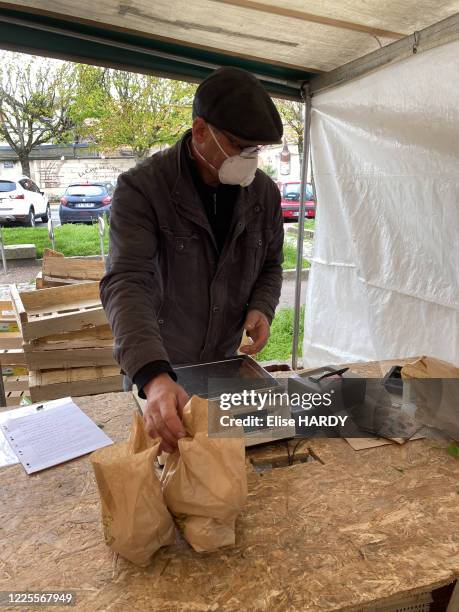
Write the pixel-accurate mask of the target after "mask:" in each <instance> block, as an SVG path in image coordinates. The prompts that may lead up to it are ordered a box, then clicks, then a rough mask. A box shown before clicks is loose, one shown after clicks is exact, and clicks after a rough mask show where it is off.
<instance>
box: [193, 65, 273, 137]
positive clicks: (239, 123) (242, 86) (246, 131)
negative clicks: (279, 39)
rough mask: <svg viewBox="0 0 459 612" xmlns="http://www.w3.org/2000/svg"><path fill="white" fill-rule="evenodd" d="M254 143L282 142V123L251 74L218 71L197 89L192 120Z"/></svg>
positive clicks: (226, 70) (242, 71)
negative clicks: (196, 118)
mask: <svg viewBox="0 0 459 612" xmlns="http://www.w3.org/2000/svg"><path fill="white" fill-rule="evenodd" d="M194 117H202V118H203V119H205V121H207V122H208V123H210V124H211V125H214V126H215V127H216V128H219V129H221V130H226V131H227V132H229V133H230V134H232V135H233V136H236V137H237V138H241V139H243V140H246V141H248V142H250V143H253V144H274V143H280V142H282V134H283V127H282V120H281V118H280V116H279V113H278V111H277V108H276V107H275V106H274V103H273V101H272V100H271V98H270V97H269V95H268V93H267V91H266V90H265V88H264V87H263V85H262V84H261V83H260V81H259V80H258V79H257V78H256V77H254V76H253V75H252V74H250V72H247V71H246V70H241V69H240V68H231V67H228V68H219V69H218V70H215V72H212V74H210V75H209V76H208V77H207V78H206V79H205V80H204V81H202V83H201V84H200V85H199V87H198V89H197V90H196V94H195V96H194V100H193V118H194Z"/></svg>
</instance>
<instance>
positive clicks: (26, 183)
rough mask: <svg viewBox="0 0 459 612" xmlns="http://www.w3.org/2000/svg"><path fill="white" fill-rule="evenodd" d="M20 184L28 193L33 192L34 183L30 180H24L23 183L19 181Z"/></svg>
mask: <svg viewBox="0 0 459 612" xmlns="http://www.w3.org/2000/svg"><path fill="white" fill-rule="evenodd" d="M19 184H20V185H21V187H23V188H24V189H26V190H27V191H33V188H32V181H31V180H30V179H22V181H19Z"/></svg>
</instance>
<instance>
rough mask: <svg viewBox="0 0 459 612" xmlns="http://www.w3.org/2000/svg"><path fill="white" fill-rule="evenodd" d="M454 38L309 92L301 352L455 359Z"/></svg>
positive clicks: (457, 178)
mask: <svg viewBox="0 0 459 612" xmlns="http://www.w3.org/2000/svg"><path fill="white" fill-rule="evenodd" d="M458 57H459V42H453V43H449V44H446V45H443V46H441V47H437V48H435V49H432V50H430V51H427V52H425V53H423V54H421V55H418V56H416V55H414V56H413V57H411V58H409V59H407V60H404V61H400V62H398V63H395V64H392V65H390V66H387V67H385V68H381V69H379V70H377V71H375V72H373V73H370V74H368V75H366V76H365V77H363V78H361V79H358V80H356V81H353V82H349V83H347V84H345V85H342V86H340V87H337V88H335V89H332V90H329V91H326V92H324V93H321V94H319V95H317V96H314V97H313V98H312V106H313V109H312V117H311V150H312V164H313V169H314V177H315V184H316V190H317V199H318V211H317V222H316V237H315V245H314V255H313V258H312V263H311V271H310V275H309V282H308V290H307V297H306V310H305V336H304V345H303V363H304V365H305V366H306V367H313V366H320V365H324V364H325V363H334V362H335V363H339V362H349V361H358V360H375V359H391V358H397V357H402V356H413V355H418V354H429V355H432V356H435V357H438V358H442V359H445V360H447V361H450V362H453V363H455V364H456V365H459V332H458V323H459V175H458V162H459V89H458V88H457V86H456V84H457V83H458V82H459V62H458V60H457V58H458Z"/></svg>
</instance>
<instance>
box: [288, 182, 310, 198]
mask: <svg viewBox="0 0 459 612" xmlns="http://www.w3.org/2000/svg"><path fill="white" fill-rule="evenodd" d="M300 186H301V183H285V184H284V185H283V188H282V197H283V199H284V200H292V201H296V202H298V201H299V199H300ZM304 192H305V196H306V197H305V200H306V201H309V200H315V197H314V191H313V189H312V185H311V183H306V186H305V190H304Z"/></svg>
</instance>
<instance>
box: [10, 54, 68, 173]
mask: <svg viewBox="0 0 459 612" xmlns="http://www.w3.org/2000/svg"><path fill="white" fill-rule="evenodd" d="M0 60H1V64H0V138H1V139H2V140H6V142H7V143H8V144H9V145H10V147H11V148H12V149H13V150H14V151H15V152H16V154H17V156H18V158H19V161H20V162H21V167H22V173H23V174H25V175H26V176H30V163H29V156H30V152H31V151H32V149H33V148H34V147H37V146H38V145H40V144H43V143H46V142H49V141H53V142H62V141H65V140H67V138H68V135H69V132H70V130H71V128H72V125H71V121H70V119H69V116H68V110H69V106H70V102H71V85H72V82H73V78H72V65H71V64H69V63H66V62H56V61H51V60H44V59H43V58H38V57H35V56H27V55H22V54H19V53H9V52H4V53H2V54H1V56H0Z"/></svg>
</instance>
